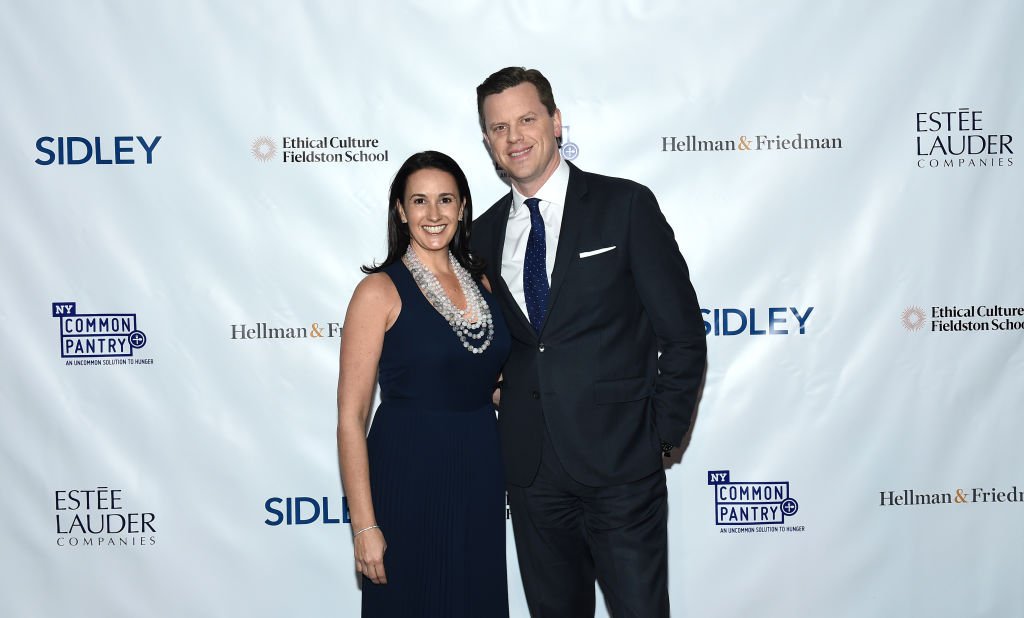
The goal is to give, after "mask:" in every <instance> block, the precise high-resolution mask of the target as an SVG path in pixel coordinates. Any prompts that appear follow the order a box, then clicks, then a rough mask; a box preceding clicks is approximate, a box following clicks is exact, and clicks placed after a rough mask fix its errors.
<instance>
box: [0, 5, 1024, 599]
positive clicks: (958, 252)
mask: <svg viewBox="0 0 1024 618" xmlns="http://www.w3.org/2000/svg"><path fill="white" fill-rule="evenodd" d="M3 4H4V15H5V19H4V20H3V23H2V25H0V31H2V36H0V50H2V54H0V57H2V60H0V71H2V72H0V79H2V83H3V90H4V97H3V99H4V113H3V116H2V117H3V120H2V122H3V125H2V126H3V139H2V144H3V147H2V149H0V158H2V159H0V163H2V165H0V177H2V181H3V187H4V191H3V193H4V200H3V202H4V206H3V218H4V222H3V223H4V224H3V225H2V226H0V263H2V271H0V272H2V276H0V295H2V298H3V303H2V305H0V338H2V339H0V342H2V348H3V354H2V356H0V380H2V385H3V387H2V393H0V406H2V408H3V418H4V421H3V432H2V434H0V476H2V478H3V487H4V493H5V500H4V507H3V513H2V515H0V521H2V523H3V526H2V529H3V534H2V549H0V565H2V566H0V568H2V571H0V582H2V583H0V586H2V588H3V592H2V594H0V613H2V614H3V615H4V616H71V615H74V616H83V617H97V618H98V617H107V616H168V617H170V616H175V617H177V616H268V617H274V616H298V615H317V616H351V615H355V613H356V612H357V611H358V606H359V589H358V587H357V582H356V578H355V573H354V569H353V562H352V554H351V552H352V543H351V539H350V536H351V531H350V527H349V525H348V524H347V522H346V512H345V501H344V497H343V492H342V488H341V485H340V481H339V476H338V469H337V454H336V447H335V423H336V410H335V384H336V379H337V357H338V346H339V342H340V341H341V335H342V332H341V324H342V322H343V318H344V310H345V306H346V303H347V302H348V299H349V296H350V295H351V293H352V290H353V288H354V287H355V285H356V283H357V282H358V281H359V280H360V278H361V274H360V272H359V266H360V265H361V264H365V263H368V262H371V261H373V260H375V259H376V260H379V259H382V258H383V257H384V254H385V212H386V208H387V204H386V200H387V197H386V196H387V189H388V185H389V183H390V180H391V178H392V176H393V174H394V173H395V171H396V170H397V168H398V166H399V164H400V163H401V162H402V161H403V160H404V159H405V158H406V157H407V156H408V155H410V154H411V153H413V152H416V151H419V150H425V149H436V150H441V151H444V152H446V153H449V154H451V155H452V156H453V157H455V158H456V159H457V160H458V161H459V162H460V164H461V165H462V166H463V167H464V169H465V170H466V172H467V174H468V176H469V178H470V182H471V185H472V191H473V194H474V197H475V199H476V204H475V207H476V211H475V214H479V213H480V212H482V211H483V210H484V209H485V208H486V207H487V206H489V205H490V204H491V203H492V202H493V201H494V200H495V199H497V198H498V197H499V196H500V195H501V194H502V193H503V192H505V191H507V187H506V185H504V184H503V182H502V179H501V177H500V175H499V174H498V173H496V171H495V168H494V166H493V163H492V162H491V160H490V158H489V156H488V153H487V151H486V150H485V148H484V146H483V143H482V140H481V136H480V131H479V127H478V125H477V118H476V108H475V92H474V89H475V87H476V85H477V84H478V83H480V81H482V79H483V78H484V77H485V76H487V75H488V74H489V73H491V72H492V71H494V70H496V69H498V68H501V67H504V66H507V65H525V66H527V67H537V68H540V69H541V70H542V71H544V73H546V75H547V76H548V77H549V78H550V79H551V81H552V83H553V85H554V90H555V97H556V101H557V103H558V105H559V107H560V109H561V111H562V119H563V122H564V123H565V125H564V135H565V138H566V139H565V143H564V146H563V147H564V150H563V152H564V155H565V157H566V158H569V159H572V160H574V162H575V163H576V164H578V165H579V166H580V167H581V168H583V169H586V170H589V171H593V172H599V173H605V174H611V175H617V176H624V177H627V178H631V179H634V180H637V181H639V182H641V183H644V184H646V185H648V186H649V187H651V189H653V191H654V193H655V194H656V195H657V196H658V199H659V201H660V203H661V206H662V208H663V210H664V212H665V215H666V216H667V217H668V219H669V221H670V222H671V224H672V225H673V227H674V229H675V232H676V235H677V238H678V241H679V244H680V247H681V249H682V252H683V254H684V256H685V257H686V259H687V261H688V262H689V264H690V267H691V275H692V279H693V283H694V286H695V287H696V289H697V292H698V296H699V298H700V302H701V306H702V307H703V308H704V310H705V317H706V321H707V330H708V345H709V348H710V355H709V367H708V372H707V378H706V384H705V390H704V394H703V399H702V401H701V403H700V406H699V411H698V415H697V420H696V424H695V427H694V430H693V433H692V437H691V440H690V443H689V446H688V448H687V449H686V451H685V453H684V454H683V455H682V456H681V457H679V458H677V460H676V461H674V462H673V463H672V464H671V466H670V467H669V469H668V484H669V487H670V514H669V540H670V543H671V549H670V582H671V598H672V606H673V610H674V611H673V613H674V615H680V616H742V615H748V616H761V617H770V616H778V617H783V616H784V617H786V618H789V617H792V616H807V617H818V616H830V617H831V616H851V617H863V616H894V615H901V616H957V617H960V616H999V617H1005V616H1021V615H1024V596H1022V594H1021V592H1020V582H1021V581H1022V580H1024V566H1022V565H1024V562H1022V561H1021V558H1020V557H1021V553H1022V550H1024V534H1022V533H1021V529H1020V525H1019V524H1020V521H1021V517H1022V515H1024V510H1022V509H1024V472H1022V471H1024V456H1022V455H1021V449H1020V440H1021V435H1022V434H1024V420H1022V415H1021V412H1022V411H1021V404H1022V402H1024V381H1022V380H1021V369H1022V366H1024V359H1022V345H1021V342H1022V335H1024V330H1022V329H1024V309H1022V308H1024V289H1022V286H1021V270H1022V266H1024V257H1022V252H1021V249H1020V240H1019V239H1020V236H1021V231H1022V225H1021V224H1022V216H1021V195H1022V180H1021V179H1022V174H1021V169H1020V168H1021V165H1020V163H1019V162H1018V159H1017V156H1016V154H1015V151H1016V150H1017V149H1018V148H1020V147H1022V146H1024V126H1022V118H1024V99H1022V96H1021V95H1022V89H1021V81H1020V75H1021V74H1024V72H1022V66H1021V65H1022V61H1021V59H1022V58H1024V49H1022V43H1021V40H1022V39H1021V37H1020V36H1019V31H1020V29H1021V26H1022V25H1024V7H1022V5H1021V4H1020V3H1014V2H1008V1H1007V2H998V1H991V2H990V1H983V2H974V3H962V2H918V1H912V2H905V3H895V4H894V3H890V2H880V1H875V2H867V3H854V2H837V1H822V0H790V1H784V2H778V3H770V4H764V3H758V2H748V1H742V2H741V1H732V2H692V1H687V2H669V1H666V2H645V1H642V0H633V1H627V2H588V3H584V2H565V3H547V2H518V3H511V2H481V1H468V0H465V1H457V2H449V3H444V4H438V3H435V2H406V3H380V4H379V5H374V4H371V3H344V2H341V3H339V2H326V1H324V2H317V1H307V2H296V3H278V2H251V3H245V4H244V5H238V6H235V5H230V4H229V3H226V2H220V3H207V2H173V3H171V2H165V3H129V2H114V1H107V2H99V1H96V2H71V1H61V2H50V3H45V4H30V3H24V2H14V1H6V2H4V3H3ZM408 464H409V465H410V466H415V465H417V462H415V461H409V462H408ZM409 508H410V509H416V505H415V504H410V505H409ZM508 565H509V574H510V578H509V589H510V593H511V594H510V598H511V605H512V607H511V609H512V615H513V616H526V615H527V611H526V605H525V601H524V599H523V595H522V588H521V584H520V582H519V578H518V570H517V566H516V555H515V549H514V545H513V541H512V533H511V526H509V528H508ZM424 568H431V565H425V566H424ZM599 605H602V604H601V603H599ZM604 611H605V610H604V608H603V607H601V608H600V609H599V611H598V614H599V615H605V614H604Z"/></svg>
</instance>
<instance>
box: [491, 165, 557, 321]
mask: <svg viewBox="0 0 1024 618" xmlns="http://www.w3.org/2000/svg"><path fill="white" fill-rule="evenodd" d="M568 189H569V164H568V163H566V162H565V160H564V159H561V157H559V163H558V167H557V168H556V169H555V172H554V173H553V174H551V177H550V178H548V180H547V182H545V183H544V186H542V187H541V188H540V189H538V190H537V193H536V194H534V195H531V196H529V197H536V198H538V199H540V215H541V217H542V218H543V219H544V248H545V249H546V251H547V255H546V256H545V257H546V258H547V259H546V260H545V264H546V266H547V271H548V285H550V284H551V271H552V270H553V269H554V268H555V254H556V252H557V251H558V234H559V232H561V230H562V213H563V211H564V210H565V194H566V191H568ZM526 197H527V196H524V195H523V194H522V193H520V192H519V191H516V188H515V187H514V186H513V187H512V208H511V210H509V213H508V223H507V225H506V227H505V245H504V247H503V248H502V252H501V278H502V279H504V280H505V283H506V284H507V285H508V290H509V292H511V293H512V298H514V299H516V303H518V304H519V308H520V309H522V310H523V314H524V315H529V312H527V310H526V292H525V291H524V290H523V262H524V261H525V260H526V242H527V241H528V240H529V239H530V209H529V208H527V206H526V204H525V203H524V201H525V200H526Z"/></svg>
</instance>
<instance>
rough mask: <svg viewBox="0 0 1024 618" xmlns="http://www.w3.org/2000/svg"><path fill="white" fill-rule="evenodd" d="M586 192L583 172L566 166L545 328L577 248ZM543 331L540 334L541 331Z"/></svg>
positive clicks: (584, 209) (574, 167) (584, 211)
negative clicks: (566, 187)
mask: <svg viewBox="0 0 1024 618" xmlns="http://www.w3.org/2000/svg"><path fill="white" fill-rule="evenodd" d="M586 193H587V182H586V179H585V178H584V176H583V172H581V171H580V170H579V168H577V167H576V166H575V165H573V164H572V163H570V164H569V187H568V189H566V192H565V205H564V206H563V208H562V227H561V229H560V231H559V233H558V251H557V253H556V254H555V267H554V269H553V270H552V272H551V291H550V292H549V293H548V308H547V317H546V318H545V320H544V326H545V327H546V326H547V325H548V324H549V323H550V322H551V310H552V308H553V307H554V306H555V301H556V300H557V299H558V293H559V292H560V291H561V289H562V283H563V282H564V281H565V275H566V273H567V272H568V271H569V265H570V264H572V263H573V261H575V259H576V250H577V248H578V245H579V237H580V229H582V228H583V217H584V215H585V214H586V204H585V202H584V197H585V195H586ZM543 330H544V329H543V328H542V329H541V332H543Z"/></svg>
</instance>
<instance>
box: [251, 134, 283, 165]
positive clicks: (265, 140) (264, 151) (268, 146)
mask: <svg viewBox="0 0 1024 618" xmlns="http://www.w3.org/2000/svg"><path fill="white" fill-rule="evenodd" d="M275 154H277V146H275V145H274V141H273V140H271V139H270V138H269V137H257V138H256V139H255V140H253V142H252V156H254V157H256V158H257V159H259V160H260V161H269V160H271V159H273V158H274V155H275Z"/></svg>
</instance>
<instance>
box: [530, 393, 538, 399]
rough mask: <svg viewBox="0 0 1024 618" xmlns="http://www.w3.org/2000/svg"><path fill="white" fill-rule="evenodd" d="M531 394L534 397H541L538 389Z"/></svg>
mask: <svg viewBox="0 0 1024 618" xmlns="http://www.w3.org/2000/svg"><path fill="white" fill-rule="evenodd" d="M530 396H531V397H533V398H534V399H540V393H538V392H537V391H533V392H532V393H530Z"/></svg>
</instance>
